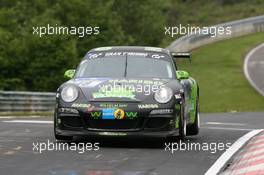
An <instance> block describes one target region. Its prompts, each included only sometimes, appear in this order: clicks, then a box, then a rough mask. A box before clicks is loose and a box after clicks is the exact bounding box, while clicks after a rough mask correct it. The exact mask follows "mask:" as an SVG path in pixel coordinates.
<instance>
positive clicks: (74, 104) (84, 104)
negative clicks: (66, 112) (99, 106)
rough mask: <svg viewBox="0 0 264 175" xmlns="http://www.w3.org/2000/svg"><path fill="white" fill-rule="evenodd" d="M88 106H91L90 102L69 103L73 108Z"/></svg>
mask: <svg viewBox="0 0 264 175" xmlns="http://www.w3.org/2000/svg"><path fill="white" fill-rule="evenodd" d="M90 106H91V104H86V103H73V104H72V105H71V107H73V108H88V107H90Z"/></svg>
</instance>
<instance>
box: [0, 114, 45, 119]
mask: <svg viewBox="0 0 264 175" xmlns="http://www.w3.org/2000/svg"><path fill="white" fill-rule="evenodd" d="M40 117H47V116H41V115H31V116H0V119H13V118H40Z"/></svg>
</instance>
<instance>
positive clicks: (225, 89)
mask: <svg viewBox="0 0 264 175" xmlns="http://www.w3.org/2000/svg"><path fill="white" fill-rule="evenodd" d="M263 38H264V33H256V34H252V35H247V36H243V37H239V38H234V39H229V40H225V41H219V42H216V43H213V44H210V45H206V46H204V47H201V48H198V49H196V50H194V51H193V52H192V55H193V58H192V63H191V64H190V63H188V61H180V62H178V68H179V69H182V70H187V71H188V72H189V73H190V74H191V76H192V77H194V78H195V79H196V80H197V81H198V84H199V86H200V102H201V112H230V111H239V112H242V111H264V97H263V96H261V95H260V94H259V93H258V92H256V91H255V90H254V89H253V88H252V87H251V86H250V84H249V82H248V81H247V80H246V78H245V76H244V72H243V62H244V57H245V55H246V54H247V52H249V51H250V50H251V49H252V48H254V47H255V46H257V45H258V44H260V43H262V42H264V39H263Z"/></svg>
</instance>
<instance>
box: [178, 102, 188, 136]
mask: <svg viewBox="0 0 264 175" xmlns="http://www.w3.org/2000/svg"><path fill="white" fill-rule="evenodd" d="M179 136H180V139H182V140H183V139H184V138H185V137H186V118H185V103H184V100H183V102H182V105H181V115H180V119H179Z"/></svg>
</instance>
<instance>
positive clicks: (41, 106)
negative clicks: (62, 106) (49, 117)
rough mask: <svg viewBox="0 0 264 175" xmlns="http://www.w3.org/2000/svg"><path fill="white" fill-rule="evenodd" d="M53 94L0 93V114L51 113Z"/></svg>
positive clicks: (53, 102) (53, 101) (53, 103)
mask: <svg viewBox="0 0 264 175" xmlns="http://www.w3.org/2000/svg"><path fill="white" fill-rule="evenodd" d="M54 105H55V93H49V92H22V91H0V112H46V111H53V110H54V107H55V106H54Z"/></svg>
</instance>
